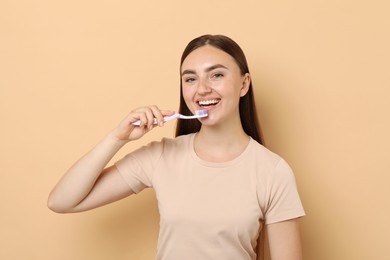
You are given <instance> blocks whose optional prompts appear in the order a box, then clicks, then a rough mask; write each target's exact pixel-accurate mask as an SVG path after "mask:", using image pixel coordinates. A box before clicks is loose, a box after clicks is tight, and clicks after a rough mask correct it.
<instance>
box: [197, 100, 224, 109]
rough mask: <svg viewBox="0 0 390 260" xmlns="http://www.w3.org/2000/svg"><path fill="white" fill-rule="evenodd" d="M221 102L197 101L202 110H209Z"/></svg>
mask: <svg viewBox="0 0 390 260" xmlns="http://www.w3.org/2000/svg"><path fill="white" fill-rule="evenodd" d="M219 101H221V99H207V100H199V101H197V103H198V105H199V106H200V107H202V108H208V107H212V106H215V105H217V104H218V103H219Z"/></svg>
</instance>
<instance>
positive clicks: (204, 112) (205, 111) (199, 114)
mask: <svg viewBox="0 0 390 260" xmlns="http://www.w3.org/2000/svg"><path fill="white" fill-rule="evenodd" d="M195 115H196V116H207V110H206V109H201V110H196V111H195Z"/></svg>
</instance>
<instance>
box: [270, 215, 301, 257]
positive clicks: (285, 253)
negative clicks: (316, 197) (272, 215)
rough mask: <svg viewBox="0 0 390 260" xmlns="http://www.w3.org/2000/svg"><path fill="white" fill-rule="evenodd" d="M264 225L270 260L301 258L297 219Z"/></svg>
mask: <svg viewBox="0 0 390 260" xmlns="http://www.w3.org/2000/svg"><path fill="white" fill-rule="evenodd" d="M266 227H267V234H268V242H269V250H270V255H271V259H272V260H302V246H301V237H300V231H299V223H298V219H291V220H287V221H282V222H278V223H274V224H269V225H267V226H266Z"/></svg>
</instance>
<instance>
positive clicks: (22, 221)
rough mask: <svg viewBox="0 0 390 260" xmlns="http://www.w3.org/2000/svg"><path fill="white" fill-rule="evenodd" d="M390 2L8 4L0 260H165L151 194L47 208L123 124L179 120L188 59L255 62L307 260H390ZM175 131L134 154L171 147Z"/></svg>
mask: <svg viewBox="0 0 390 260" xmlns="http://www.w3.org/2000/svg"><path fill="white" fill-rule="evenodd" d="M389 8H390V4H389V3H388V1H386V0H383V1H380V0H373V1H352V0H326V1H325V0H320V1H317V0H314V1H313V0H296V1H288V0H276V1H248V0H242V1H229V0H223V1H222V0H220V1H209V0H200V1H188V2H187V1H182V0H170V1H157V0H155V1H121V0H118V1H116V0H115V1H75V0H71V1H48V0H47V1H43V0H36V1H27V0H25V1H22V0H2V1H0V37H1V38H0V120H1V128H0V133H1V145H0V153H1V156H0V160H1V164H0V165H1V173H0V174H1V175H0V176H1V181H0V193H1V196H0V200H1V214H0V230H1V231H0V234H1V235H0V245H1V249H0V259H5V260H9V259H12V260H13V259H23V260H24V259H39V260H42V259H44V260H46V259H48V260H49V259H50V260H53V259H54V260H57V259H58V260H65V259H66V260H68V259H73V260H85V259H95V260H99V259H116V260H125V259H126V260H127V259H135V260H138V259H141V260H144V259H145V260H146V259H153V256H154V254H155V247H156V242H157V234H158V212H157V206H156V201H155V198H154V193H153V191H152V190H148V191H145V192H143V193H141V194H139V195H137V196H133V197H130V198H128V199H125V200H123V201H120V202H118V203H115V204H111V205H109V206H106V207H103V208H100V209H97V210H94V211H90V212H86V213H81V214H74V215H58V214H55V213H52V212H50V211H49V210H48V209H47V208H46V198H47V195H48V193H49V191H50V189H51V188H52V187H53V185H54V184H55V182H56V181H57V180H58V179H59V178H60V176H62V174H63V173H64V172H65V171H66V169H67V168H68V167H69V166H70V165H71V164H72V163H73V162H74V161H75V160H76V159H77V158H78V157H80V156H81V155H82V154H84V153H85V152H86V151H87V150H88V149H90V148H91V147H92V146H93V145H94V144H95V143H96V142H98V141H99V140H100V139H101V138H102V137H103V136H104V134H105V133H107V132H108V131H109V130H110V129H112V128H113V127H114V126H116V124H117V123H118V122H119V120H120V119H121V118H122V117H123V116H125V115H126V114H127V112H128V111H129V110H130V109H132V108H135V107H137V106H140V105H147V104H157V105H158V106H160V107H161V108H167V109H177V107H178V94H179V92H178V84H179V76H178V66H179V57H180V55H181V52H182V50H183V48H184V46H185V45H186V44H187V42H188V41H189V40H191V39H192V38H194V37H196V36H199V35H201V34H205V33H213V34H214V33H222V34H226V35H228V36H230V37H232V38H233V39H235V40H236V41H237V42H238V43H239V44H240V45H241V46H242V48H243V49H244V51H245V52H246V54H247V57H248V60H249V64H250V68H251V72H252V76H253V81H254V86H255V94H256V101H257V105H258V110H259V116H260V120H261V122H262V125H263V130H264V133H265V137H266V141H267V143H268V147H269V148H270V149H272V150H274V151H275V152H277V153H279V154H280V155H282V156H283V157H284V158H285V159H286V160H287V161H288V162H289V163H290V164H291V166H292V167H293V169H294V171H295V174H296V178H297V182H298V185H299V190H300V193H301V197H302V200H303V203H304V206H305V209H306V212H307V216H306V217H305V218H304V219H302V220H301V224H302V239H303V246H304V256H305V259H306V260H367V259H375V260H388V259H390V254H389V253H388V252H389V251H388V246H389V239H388V235H389V233H390V226H389V225H388V220H389V218H390V202H389V198H390V189H389V182H390V177H389V173H390V171H389V170H390V167H389V166H388V161H389V160H388V155H389V145H390V138H389V133H390V122H389V111H390V102H389V101H390V100H389V99H390V73H389V68H390V48H389V46H390V19H389V18H388V15H389ZM173 129H174V123H168V124H166V127H165V128H164V129H160V130H156V131H154V132H153V133H151V134H150V135H148V136H146V137H145V138H144V139H142V140H139V141H137V142H135V143H132V144H129V145H128V146H127V147H125V148H124V149H123V150H122V151H121V152H120V153H119V154H118V156H117V157H116V159H117V158H119V157H121V156H122V155H124V154H125V153H127V152H129V151H131V150H132V149H133V148H134V147H137V146H139V145H141V144H144V143H146V142H149V141H150V140H155V139H160V138H161V137H162V136H172V135H173V131H174V130H173Z"/></svg>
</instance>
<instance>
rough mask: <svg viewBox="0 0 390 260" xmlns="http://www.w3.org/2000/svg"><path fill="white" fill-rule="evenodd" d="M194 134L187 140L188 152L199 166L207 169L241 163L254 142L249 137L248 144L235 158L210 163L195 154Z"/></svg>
mask: <svg viewBox="0 0 390 260" xmlns="http://www.w3.org/2000/svg"><path fill="white" fill-rule="evenodd" d="M196 134H197V133H193V134H192V135H191V137H190V139H189V150H190V153H191V156H192V158H193V159H194V160H195V161H196V162H197V163H199V164H202V165H204V166H208V167H214V168H223V167H228V166H231V165H234V164H236V163H237V162H239V161H241V160H242V159H243V158H245V157H246V154H247V153H248V152H249V151H250V149H251V147H252V145H253V142H254V140H253V138H252V137H251V136H249V142H248V144H247V146H246V147H245V149H244V150H243V151H242V152H241V154H239V155H238V156H237V157H235V158H234V159H232V160H229V161H226V162H210V161H206V160H204V159H202V158H200V157H199V156H198V155H197V154H196V152H195V148H194V140H195V136H196Z"/></svg>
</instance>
